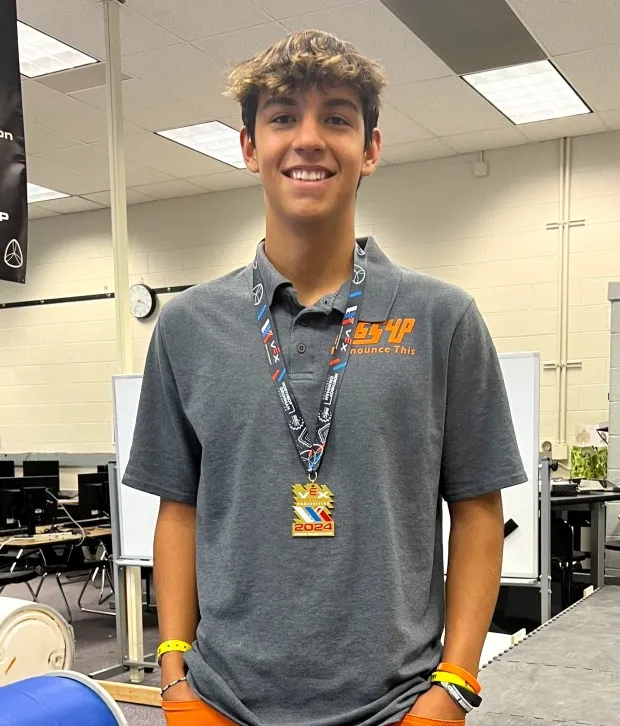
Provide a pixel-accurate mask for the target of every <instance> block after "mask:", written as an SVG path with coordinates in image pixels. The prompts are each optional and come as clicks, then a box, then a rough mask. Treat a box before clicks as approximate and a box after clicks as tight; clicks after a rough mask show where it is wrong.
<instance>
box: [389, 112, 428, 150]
mask: <svg viewBox="0 0 620 726" xmlns="http://www.w3.org/2000/svg"><path fill="white" fill-rule="evenodd" d="M379 129H380V130H381V135H382V138H383V143H384V144H390V145H394V144H404V143H405V142H407V141H421V140H422V139H430V138H432V137H433V134H432V133H431V132H430V131H427V130H426V129H425V128H423V127H422V126H420V125H419V124H417V123H416V122H415V121H412V120H411V119H410V118H409V117H408V116H406V115H405V114H404V113H402V111H399V110H398V109H397V108H395V107H394V106H392V105H391V104H390V103H388V102H385V103H384V104H383V106H382V108H381V113H380V114H379Z"/></svg>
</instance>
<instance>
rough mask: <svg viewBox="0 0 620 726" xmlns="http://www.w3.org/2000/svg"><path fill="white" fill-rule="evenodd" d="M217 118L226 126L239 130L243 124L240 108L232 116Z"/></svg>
mask: <svg viewBox="0 0 620 726" xmlns="http://www.w3.org/2000/svg"><path fill="white" fill-rule="evenodd" d="M217 120H218V121H219V122H220V123H223V124H225V125H226V126H230V128H231V129H237V131H241V127H242V126H243V121H242V120H241V109H239V111H238V112H237V113H236V114H234V115H233V116H219V117H218V119H217Z"/></svg>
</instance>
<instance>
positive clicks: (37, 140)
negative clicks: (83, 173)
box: [24, 118, 82, 154]
mask: <svg viewBox="0 0 620 726" xmlns="http://www.w3.org/2000/svg"><path fill="white" fill-rule="evenodd" d="M24 126H25V134H26V152H27V153H28V154H41V153H43V152H44V151H56V150H57V149H69V148H71V147H72V146H79V145H80V144H81V143H82V142H81V141H76V140H75V139H69V138H68V137H66V136H61V135H60V134H57V133H56V132H55V131H50V130H49V129H46V128H43V126H38V125H37V124H35V123H31V122H29V120H28V119H27V118H24Z"/></svg>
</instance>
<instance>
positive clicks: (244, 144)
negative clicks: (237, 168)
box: [240, 126, 258, 174]
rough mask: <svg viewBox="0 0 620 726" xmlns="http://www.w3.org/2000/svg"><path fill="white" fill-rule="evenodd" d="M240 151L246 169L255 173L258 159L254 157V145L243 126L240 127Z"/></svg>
mask: <svg viewBox="0 0 620 726" xmlns="http://www.w3.org/2000/svg"><path fill="white" fill-rule="evenodd" d="M240 140H241V151H242V152H243V159H244V161H245V165H246V166H247V167H248V169H249V170H250V171H251V172H252V173H253V174H256V173H257V172H258V159H257V157H256V147H255V146H254V144H253V143H252V141H251V140H250V135H249V134H248V130H247V128H246V127H245V126H244V127H243V128H242V129H241V135H240Z"/></svg>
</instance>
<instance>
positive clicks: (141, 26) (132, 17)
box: [121, 3, 179, 56]
mask: <svg viewBox="0 0 620 726" xmlns="http://www.w3.org/2000/svg"><path fill="white" fill-rule="evenodd" d="M132 7H133V3H132ZM178 42H179V38H178V37H177V36H176V35H174V34H173V33H170V32H169V31H168V30H166V29H164V28H162V27H161V26H160V25H157V24H156V23H153V22H151V21H150V20H148V19H147V18H145V17H144V16H143V15H140V14H139V13H136V12H132V11H131V10H130V9H129V8H128V7H127V5H125V6H124V7H123V8H122V16H121V54H122V55H123V56H127V55H134V54H135V53H145V52H146V51H147V50H154V49H155V48H165V47H166V46H168V45H175V43H178Z"/></svg>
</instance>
